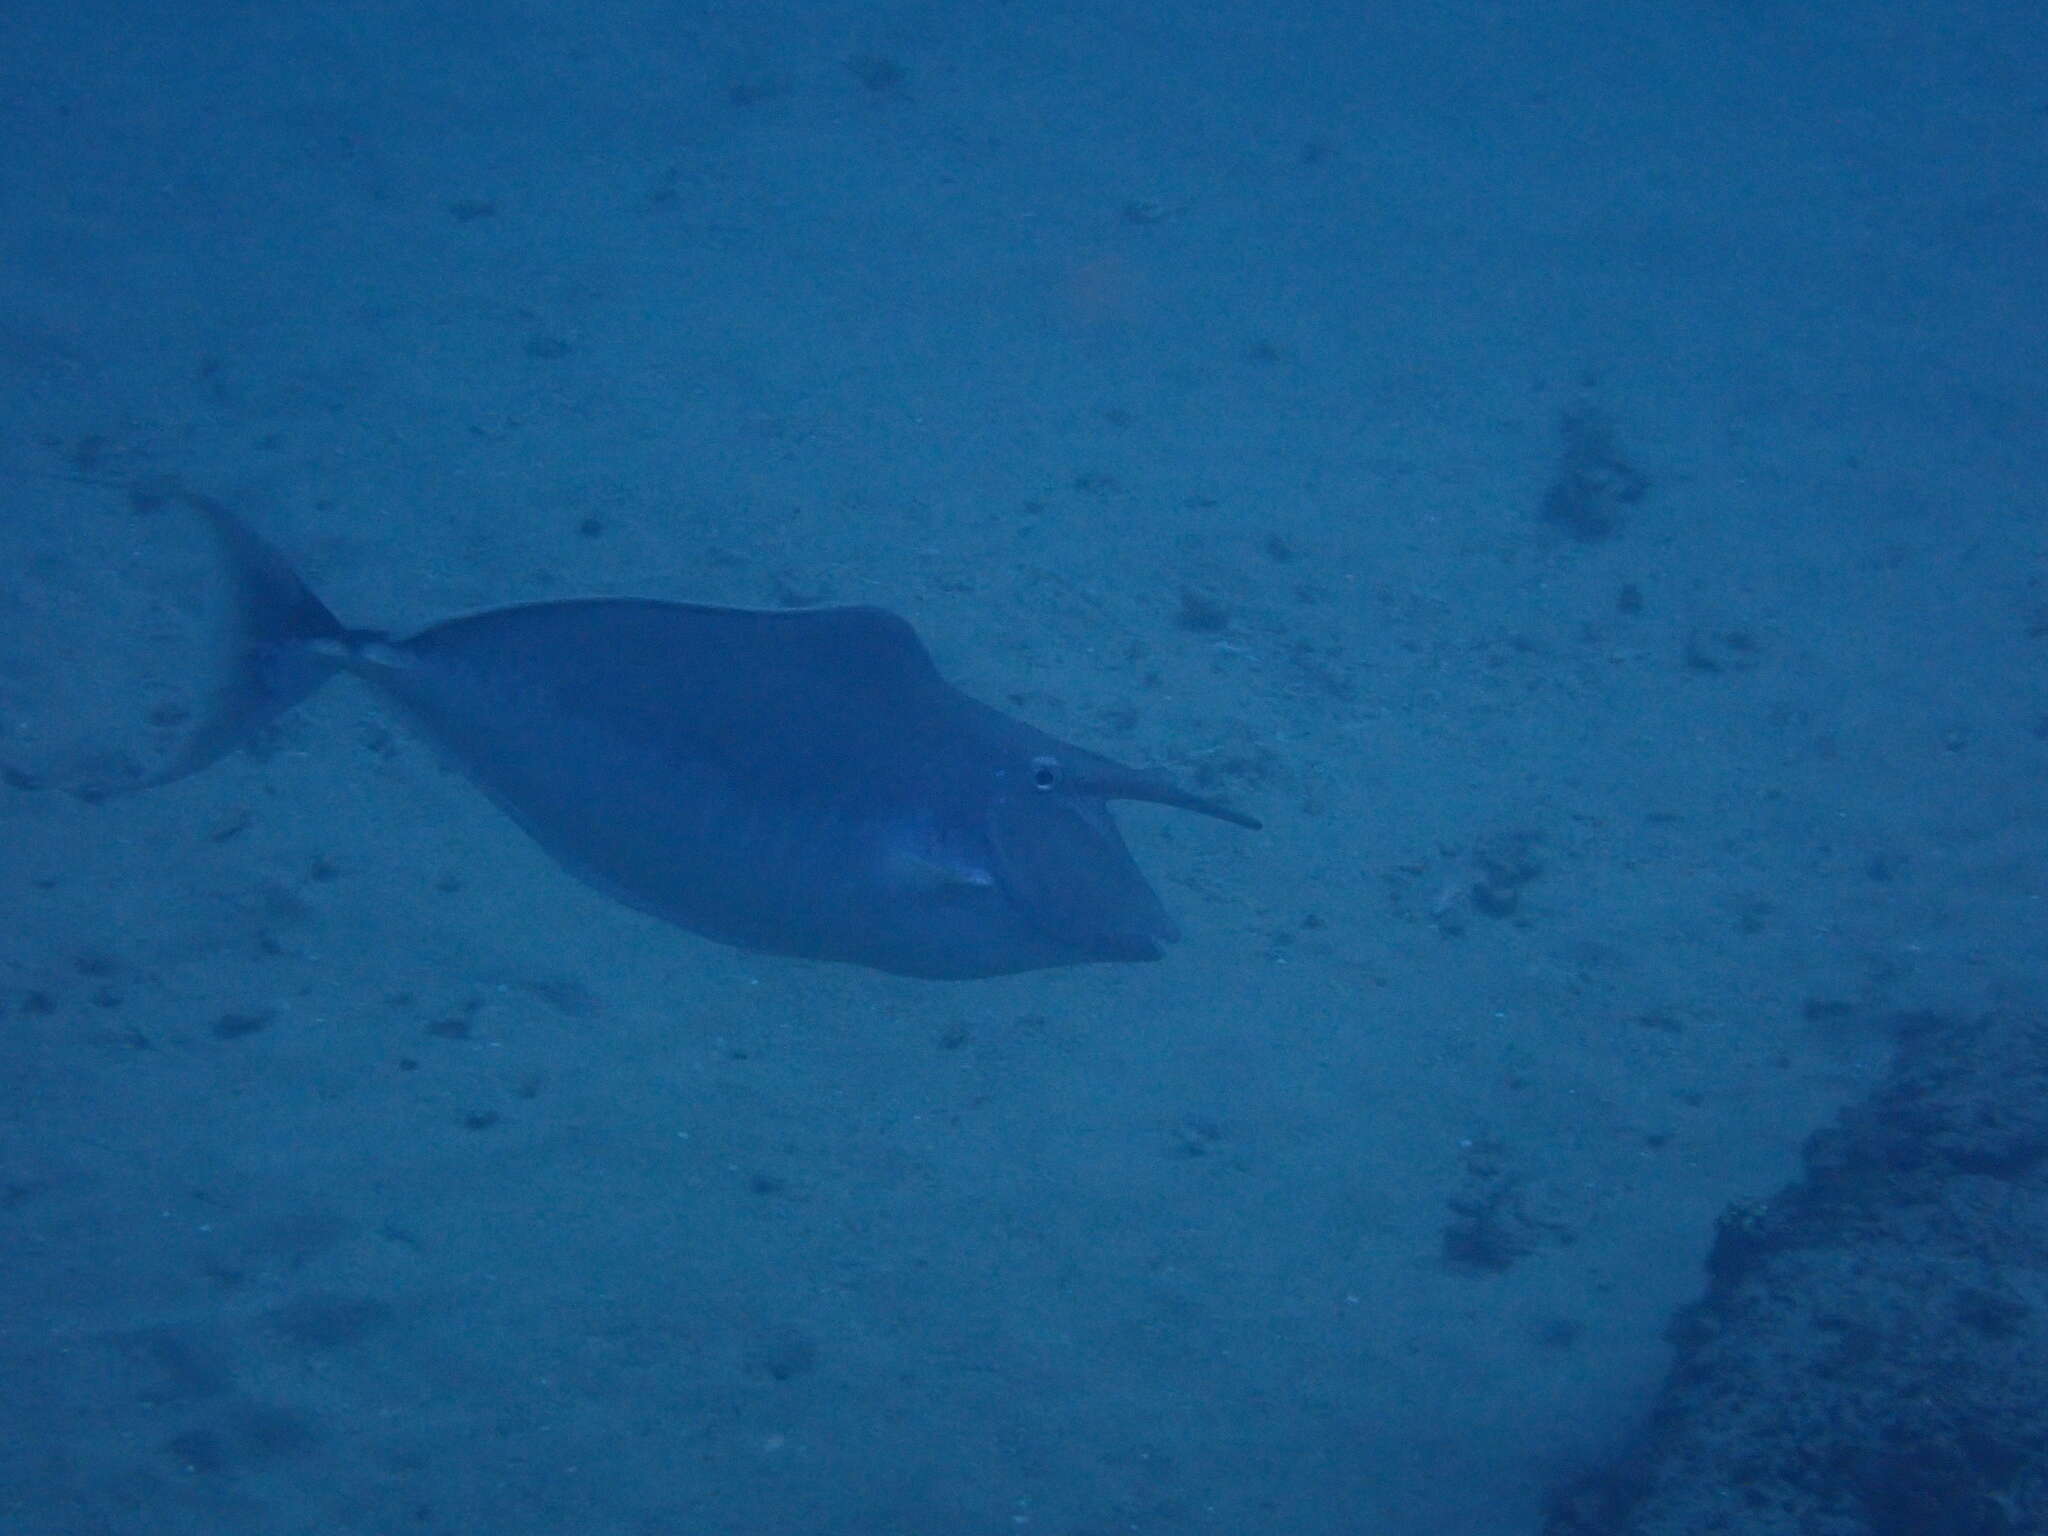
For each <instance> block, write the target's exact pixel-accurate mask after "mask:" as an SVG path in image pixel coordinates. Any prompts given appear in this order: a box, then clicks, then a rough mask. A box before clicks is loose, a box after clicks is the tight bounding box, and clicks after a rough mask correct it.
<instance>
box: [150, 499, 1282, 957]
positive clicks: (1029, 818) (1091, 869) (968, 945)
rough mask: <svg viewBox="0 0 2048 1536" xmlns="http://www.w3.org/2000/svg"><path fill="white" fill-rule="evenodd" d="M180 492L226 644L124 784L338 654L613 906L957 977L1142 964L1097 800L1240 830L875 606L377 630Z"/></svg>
mask: <svg viewBox="0 0 2048 1536" xmlns="http://www.w3.org/2000/svg"><path fill="white" fill-rule="evenodd" d="M176 494H177V496H178V498H179V499H180V500H182V501H183V502H184V503H186V504H188V505H189V506H190V507H192V508H193V509H194V510H195V511H196V512H197V513H199V514H200V515H201V516H203V517H204V518H205V519H206V521H207V522H208V523H209V524H210V525H211V526H212V528H213V530H214V532H215V533H216V534H217V535H218V538H219V541H220V544H221V546H222V548H223V549H224V551H225V556H226V559H227V561H228V562H229V565H230V567H231V574H232V578H233V588H234V591H235V593H236V603H235V609H236V617H235V620H234V622H235V625H236V629H235V633H234V635H233V637H232V643H231V645H230V647H229V654H230V656H231V657H232V660H231V661H230V663H229V664H228V665H227V667H226V668H225V669H224V671H223V675H222V678H221V679H220V680H219V682H218V683H217V685H216V686H214V687H213V688H212V690H211V693H210V697H209V698H208V700H207V702H206V704H205V706H204V707H203V709H202V710H201V711H200V713H199V716H198V723H197V724H196V725H195V727H194V729H193V732H192V734H191V735H190V736H189V737H188V738H187V739H186V741H185V742H184V744H183V745H182V747H181V748H180V749H178V750H177V751H176V752H175V753H174V754H173V755H172V756H171V757H170V758H169V760H168V761H167V762H166V763H165V764H164V766H163V767H161V768H160V769H159V770H157V771H156V772H154V773H151V774H148V775H147V776H146V777H145V778H143V779H142V781H141V782H140V783H139V784H136V785H133V786H130V787H142V786H143V785H145V784H162V783H168V782H170V781H172V780H176V779H180V778H183V777H185V776H186V775H188V774H191V773H195V772H197V771H199V770H200V769H202V768H204V767H206V766H207V765H209V764H211V763H213V762H215V761H216V760H218V759H219V758H221V757H223V756H225V755H227V754H228V753H230V752H232V751H234V750H235V749H236V748H237V747H238V746H240V745H242V744H244V743H245V742H247V741H248V739H249V738H250V736H251V734H252V733H254V732H255V731H257V730H258V729H260V728H261V727H262V726H263V725H264V724H265V723H266V722H268V721H269V720H271V719H272V718H273V717H275V716H277V715H278V714H280V713H281V712H283V711H284V710H286V709H289V708H290V707H292V706H293V705H294V704H296V703H297V702H299V701H300V700H301V699H303V698H304V697H305V696H306V695H307V694H309V693H311V692H312V691H313V690H314V689H315V688H317V687H318V686H319V685H320V684H321V683H322V682H324V681H326V680H327V679H328V678H330V677H332V676H334V675H335V674H337V673H344V672H345V673H352V674H353V675H355V676H356V677H358V678H361V679H363V680H364V681H365V682H367V683H369V684H371V685H373V686H374V687H375V688H377V689H378V690H380V691H381V692H382V693H383V694H385V695H386V696H387V697H389V698H390V699H392V700H394V701H396V702H397V703H398V704H399V705H400V706H402V708H403V710H404V712H405V713H406V714H408V715H409V716H410V717H411V718H412V720H413V721H414V722H416V724H417V725H418V727H419V729H420V730H421V731H422V732H423V733H424V734H425V735H426V736H427V737H428V738H430V739H431V740H432V741H433V742H434V743H435V744H436V745H437V746H438V747H439V748H440V750H441V751H442V753H444V754H445V756H446V757H447V758H448V760H449V761H450V762H452V763H453V764H454V765H456V766H457V767H458V768H459V769H460V770H461V771H462V772H463V773H464V774H465V775H467V776H468V778H469V779H470V780H471V781H472V782H474V783H475V784H476V786H477V787H478V788H479V789H481V790H482V791H483V792H484V793H485V794H486V795H488V796H489V797H490V798H491V799H492V800H493V801H495V802H496V803H497V805H498V806H499V807H500V808H501V809H502V810H503V811H504V812H505V813H506V814H507V815H508V816H510V817H511V818H512V820H513V821H514V822H516V823H518V825H519V826H520V827H522V828H524V829H525V831H526V832H527V833H528V834H529V835H530V836H531V837H532V838H533V840H534V841H535V842H537V843H538V844H539V845H540V846H541V847H542V848H543V849H544V850H546V852H547V853H548V854H549V855H551V856H552V857H553V858H554V860H555V861H556V862H557V863H559V864H560V865H561V866H562V867H563V868H564V869H565V870H567V871H568V872H569V873H571V874H573V875H575V876H576V877H578V878H580V879H582V880H584V881H585V882H587V883H588V884H590V885H591V886H593V887H595V888H596V889H598V890H599V891H602V892H605V893H606V894H608V895H610V896H612V897H614V898H616V899H617V900H618V901H621V902H623V903H624V904H625V905H627V906H629V907H632V908H636V909H637V910H639V911H641V912H645V913H649V914H652V915H653V916H655V917H657V918H662V919H665V920H667V921H668V922H671V923H674V924H675V925H677V926H678V927H681V928H684V929H687V930H689V931H690V932H692V933H695V934H700V935H702V936H704V937H705V938H708V939H714V940H717V941H718V942H720V943H723V944H729V945H733V946H736V947H738V948H740V949H743V950H751V951H755V952H759V953H763V954H772V955H790V956H800V957H804V958H808V959H814V960H835V961H843V962H847V963H849V964H853V965H861V966H870V967H873V968H874V969H876V970H881V971H889V972H895V973H897V974H900V975H905V976H922V977H937V978H956V979H957V978H968V977H980V976H997V975H1003V974H1007V973H1010V972H1017V971H1029V970H1035V969H1039V968H1042V967H1050V966H1063V965H1075V964H1081V963H1085V962H1090V961H1123V960H1156V959H1158V958H1159V957H1160V954H1161V946H1162V945H1163V944H1165V943H1166V942H1168V941H1170V940H1172V939H1174V938H1176V937H1178V933H1177V931H1176V929H1175V926H1174V923H1173V920H1172V918H1170V917H1169V916H1168V915H1167V912H1166V909H1165V907H1164V906H1163V905H1162V904H1161V903H1160V900H1159V897H1158V895H1157V894H1156V893H1155V892H1154V891H1153V889H1152V887H1151V886H1150V885H1149V884H1147V882H1146V880H1145V876H1144V875H1143V874H1142V873H1141V872H1140V870H1139V869H1138V866H1137V864H1136V862H1135V861H1134V860H1133V858H1132V857H1131V853H1130V850H1129V848H1128V847H1127V846H1126V845H1125V843H1124V840H1123V837H1122V835H1121V833H1120V832H1119V830H1118V827H1117V824H1116V822H1115V820H1114V819H1113V817H1112V816H1111V813H1110V810H1109V802H1110V801H1113V800H1136V801H1150V802H1152V803H1154V804H1157V805H1163V806H1170V807H1173V808H1175V809H1178V810H1184V811H1192V812H1195V813H1196V814H1199V815H1203V816H1211V817H1216V818H1218V819H1220V820H1222V821H1227V822H1232V823H1235V824H1236V825H1238V826H1241V827H1251V828H1256V827H1257V826H1258V825H1259V823H1258V822H1257V821H1256V820H1254V819H1253V818H1252V817H1250V816H1248V815H1246V814H1244V813H1243V812H1242V811H1239V810H1236V809H1234V808H1232V807H1231V806H1229V805H1226V804H1224V803H1222V802H1220V801H1217V800H1213V799H1209V798H1207V797H1205V796H1202V795H1199V794H1195V793H1193V792H1192V791H1190V790H1188V789H1185V788H1183V787H1181V786H1180V785H1178V784H1176V783H1175V782H1173V781H1172V780H1171V779H1169V778H1168V777H1166V776H1164V775H1162V774H1159V773H1155V772H1151V771H1148V770H1145V769H1141V768H1132V767H1127V766H1125V765H1124V764H1122V763H1118V762H1114V761H1112V760H1111V759H1109V758H1107V757H1102V756H1099V755H1098V754H1096V753H1094V752H1090V751H1088V750H1086V749H1085V748H1082V747H1078V746H1074V745H1072V744H1071V743H1069V742H1065V741H1061V740H1059V739H1058V738H1057V737H1054V736H1051V735H1048V734H1047V733H1046V732H1044V731H1041V730H1038V729H1036V728H1035V727H1033V726H1030V725H1027V724H1025V723H1024V722H1023V721H1021V720H1017V719H1013V718H1012V717H1011V716H1009V715H1007V714H1004V713H1002V712H1001V711H999V710H996V709H992V708H990V707H989V706H988V705H986V704H982V703H979V702H977V701H976V700H974V699H972V698H969V697H968V696H967V695H966V694H964V693H962V692H960V691H959V690H958V689H956V688H954V687H953V686H952V685H951V684H949V683H948V682H946V681H945V680H944V679H943V678H942V677H941V676H940V675H939V672H938V669H937V667H936V666H935V665H934V664H933V661H932V658H931V656H930V654H929V653H928V652H927V651H926V649H925V647H924V644H923V643H922V642H921V641H920V640H919V639H918V637H917V634H916V633H915V631H913V630H912V628H911V627H910V625H909V624H908V623H907V622H906V621H905V620H903V619H902V618H899V617H898V616H897V615H895V614H893V613H889V612H887V611H885V610H883V609H880V608H872V607H824V608H807V609H792V610H786V611H772V610H770V611H762V610H752V609H744V608H720V607H707V606H701V605H697V604H690V603H677V602H658V601H643V600H634V599H612V598H603V599H587V600H574V601H561V602H540V603H529V604H524V605H520V606H515V607H508V608H496V609H492V610H489V611H487V612H483V613H474V614H470V615H468V616H467V617H462V618H454V619H450V620H448V621H447V622H445V623H440V624H435V625H433V626H432V627H430V628H428V629H425V630H422V631H421V632H420V633H418V634H415V635H413V636H411V637H410V638H396V637H393V636H391V635H387V634H384V633H380V632H377V631H372V630H362V629H351V628H348V627H347V626H345V625H343V624H342V623H341V621H340V620H338V619H337V618H336V617H335V616H334V614H333V613H331V612H330V611H329V610H328V608H327V606H326V605H325V604H324V603H322V602H321V601H320V599H319V598H317V597H316V596H314V595H313V593H312V591H311V590H310V589H309V588H308V587H307V585H306V584H305V583H304V582H303V581H302V580H301V579H300V578H299V576H298V575H297V574H296V572H295V571H294V570H293V569H292V567H291V565H290V564H289V563H288V562H287V561H286V560H285V558H284V557H283V556H282V555H281V554H279V553H278V552H277V551H276V550H275V549H274V548H272V547H271V545H270V544H268V543H267V542H266V541H265V540H263V539H262V538H261V537H259V536H258V535H257V534H256V533H255V532H254V531H253V530H252V529H250V528H249V526H248V525H247V524H246V523H244V522H243V521H242V520H241V518H239V517H238V516H237V515H236V514H235V513H233V512H232V511H230V510H229V509H228V508H227V507H225V506H223V505H221V504H219V503H218V502H216V501H214V500H212V499H210V498H207V497H204V496H200V495H196V494H194V493H191V492H189V491H182V490H181V491H179V492H177V493H176Z"/></svg>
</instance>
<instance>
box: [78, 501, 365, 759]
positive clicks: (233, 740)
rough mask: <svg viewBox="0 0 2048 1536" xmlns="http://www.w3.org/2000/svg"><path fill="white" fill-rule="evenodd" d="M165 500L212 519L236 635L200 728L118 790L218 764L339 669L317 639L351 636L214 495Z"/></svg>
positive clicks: (201, 715)
mask: <svg viewBox="0 0 2048 1536" xmlns="http://www.w3.org/2000/svg"><path fill="white" fill-rule="evenodd" d="M167 499H170V500H175V501H179V502H182V503H184V504H185V505H186V506H188V507H190V508H191V509H192V510H193V511H195V512H197V513H198V514H199V515H200V516H201V517H203V518H204V519H205V520H206V523H207V526H208V527H210V528H211V529H212V530H213V532H214V535H215V537H216V538H217V539H218V540H219V542H220V546H221V551H222V553H223V554H224V555H225V556H226V559H227V563H228V577H229V584H230V587H231V589H232V592H233V611H232V615H231V618H230V623H231V625H232V632H231V634H230V636H229V644H228V648H227V665H226V670H225V672H224V674H223V675H222V676H221V677H220V678H219V679H218V681H217V682H216V683H215V685H214V687H213V689H212V691H211V692H210V693H209V694H208V695H207V697H206V699H205V701H204V703H203V704H202V705H201V708H200V712H199V723H198V725H197V727H196V728H195V729H194V730H193V732H192V734H191V735H190V736H189V737H187V738H186V740H185V743H184V745H183V746H181V747H180V748H179V749H178V750H177V751H176V752H175V753H173V754H172V756H171V758H170V759H169V761H167V762H165V763H164V764H163V765H162V766H161V767H159V768H157V769H155V770H154V771H152V772H150V773H148V774H146V775H144V776H143V777H141V778H139V779H137V780H135V781H134V782H133V783H132V784H124V785H120V786H118V788H120V789H123V790H126V789H147V788H150V787H151V786H153V785H157V784H169V783H171V782H173V781H174V780H177V779H182V778H184V777H186V776H187V775H188V774H194V773H197V772H199V770H200V769H202V768H205V767H208V766H210V765H212V764H214V763H217V762H219V761H220V760H221V759H222V758H223V757H226V756H227V755H228V754H229V753H230V752H233V751H234V750H235V749H236V748H238V747H240V746H243V745H244V744H245V743H247V742H248V740H249V739H250V738H251V737H252V736H254V735H255V734H256V732H257V731H259V730H260V729H262V727H263V726H264V725H266V724H267V723H268V722H270V721H271V720H274V719H275V718H276V717H277V716H279V715H281V714H283V713H284V712H285V711H286V710H288V709H290V708H291V707H292V706H293V705H294V704H296V703H298V702H299V700H301V699H303V698H305V697H306V695H307V694H309V693H311V692H312V691H313V690H314V689H315V688H318V687H319V686H320V685H321V684H322V683H324V682H326V681H327V679H328V678H330V677H332V676H333V675H334V673H335V672H336V670H337V669H338V668H337V663H336V662H335V661H334V660H333V659H331V658H330V657H328V656H326V655H323V654H321V651H320V649H319V647H318V646H317V644H316V642H318V641H322V640H332V639H335V638H337V637H339V636H341V635H343V634H345V633H347V631H346V629H345V628H344V626H343V625H342V622H341V621H340V620H339V619H337V618H336V617H335V616H334V615H333V613H331V612H330V611H329V610H328V607H327V605H326V604H325V603H323V602H321V601H320V599H319V598H317V597H315V596H314V595H313V593H312V590H311V589H310V588H309V587H307V585H306V584H305V582H303V581H302V580H300V579H299V573H298V572H297V571H295V570H293V569H292V567H291V563H290V562H289V561H287V560H286V559H285V558H284V556H283V555H281V554H279V553H278V552H277V551H276V550H275V549H272V548H271V547H270V545H269V544H267V543H265V542H264V541H263V539H261V538H260V537H258V536H257V534H256V532H255V531H254V530H253V529H251V528H250V527H249V525H248V524H247V523H245V522H243V521H242V520H241V519H240V518H239V517H237V516H236V515H235V514H234V513H233V512H231V511H229V510H228V509H227V508H226V507H225V506H223V505H221V503H219V502H217V501H215V500H214V499H213V498H212V497H210V496H202V495H200V494H198V493H197V492H196V491H189V490H186V489H184V488H183V487H178V488H175V489H174V490H172V491H171V492H170V493H169V496H168V498H167Z"/></svg>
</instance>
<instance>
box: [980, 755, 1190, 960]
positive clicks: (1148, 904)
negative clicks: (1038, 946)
mask: <svg viewBox="0 0 2048 1536" xmlns="http://www.w3.org/2000/svg"><path fill="white" fill-rule="evenodd" d="M988 829H989V845H990V849H991V851H992V853H993V855H994V857H993V860H992V863H993V865H994V871H995V875H996V878H997V881H998V883H999V884H1000V885H1001V886H1002V888H1003V891H1004V894H1005V895H1007V896H1008V897H1009V899H1010V901H1011V903H1012V905H1013V906H1015V907H1016V909H1017V910H1018V912H1019V913H1020V914H1021V915H1022V916H1023V917H1024V919H1025V920H1026V921H1027V922H1029V923H1030V924H1031V926H1032V927H1034V928H1036V929H1037V930H1038V931H1039V932H1041V933H1043V934H1044V935H1045V936H1046V937H1048V938H1051V939H1054V940H1056V941H1057V942H1059V943H1061V944H1064V945H1068V946H1070V947H1072V948H1073V949H1074V950H1076V951H1077V952H1079V953H1082V954H1086V955H1089V956H1091V957H1094V958H1098V959H1126V958H1129V959H1150V960H1156V959H1158V958H1159V946H1160V945H1161V944H1162V943H1171V942H1172V941H1173V940H1175V939H1177V938H1179V937H1180V930H1179V928H1178V927H1176V926H1175V924H1174V921H1173V919H1172V918H1171V917H1170V916H1168V915H1167V911H1166V908H1165V906H1164V905H1162V904H1161V902H1160V900H1159V896H1158V893H1157V892H1155V891H1154V890H1153V889H1152V886H1151V884H1150V883H1149V882H1148V881H1147V880H1146V879H1145V876H1144V873H1143V871H1141V870H1140V869H1139V868H1138V864H1137V861H1136V860H1135V859H1133V858H1132V857H1131V851H1130V849H1129V848H1128V847H1127V846H1126V845H1125V843H1124V839H1123V833H1122V832H1120V831H1119V830H1118V829H1117V825H1116V821H1115V819H1114V818H1113V817H1112V816H1111V815H1110V813H1109V807H1107V806H1106V805H1104V804H1103V803H1102V802H1101V801H1099V800H1093V799H1086V800H1080V799H1072V798H1068V797H1064V796H1062V797H1060V798H1058V799H1050V798H1045V797H1033V798H1030V799H1006V800H1003V801H1000V802H998V803H997V805H996V806H995V807H993V808H992V810H991V811H990V814H989V824H988Z"/></svg>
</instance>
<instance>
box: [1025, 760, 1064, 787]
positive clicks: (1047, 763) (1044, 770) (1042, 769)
mask: <svg viewBox="0 0 2048 1536" xmlns="http://www.w3.org/2000/svg"><path fill="white" fill-rule="evenodd" d="M1065 777H1066V774H1065V772H1064V770H1062V769H1061V767H1060V760H1059V759H1058V758H1056V757H1034V758H1033V759H1031V787H1032V788H1033V789H1035V790H1037V791H1038V792H1039V793H1040V794H1050V793H1052V791H1054V790H1056V789H1058V788H1059V787H1060V780H1061V779H1063V778H1065Z"/></svg>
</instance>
